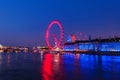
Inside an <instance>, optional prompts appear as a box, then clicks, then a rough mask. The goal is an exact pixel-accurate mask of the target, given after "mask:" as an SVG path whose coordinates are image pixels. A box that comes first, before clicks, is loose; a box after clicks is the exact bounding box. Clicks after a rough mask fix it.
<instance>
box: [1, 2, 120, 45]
mask: <svg viewBox="0 0 120 80" xmlns="http://www.w3.org/2000/svg"><path fill="white" fill-rule="evenodd" d="M54 19H56V20H59V21H60V22H61V23H62V25H63V27H64V32H65V39H66V38H67V36H68V35H69V34H72V33H74V34H75V33H76V32H82V33H83V34H85V35H92V38H96V37H99V36H101V37H103V38H105V37H108V36H114V35H116V36H120V31H119V30H120V0H0V43H1V44H3V45H10V46H23V45H25V46H37V45H46V43H45V32H46V29H47V26H48V24H49V23H50V22H51V21H52V20H54Z"/></svg>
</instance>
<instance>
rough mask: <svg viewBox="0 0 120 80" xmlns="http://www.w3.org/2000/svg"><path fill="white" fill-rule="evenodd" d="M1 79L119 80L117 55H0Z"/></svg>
mask: <svg viewBox="0 0 120 80" xmlns="http://www.w3.org/2000/svg"><path fill="white" fill-rule="evenodd" d="M0 80H120V56H106V55H88V54H76V55H75V54H69V53H65V54H63V55H59V54H49V53H45V54H40V53H1V54H0Z"/></svg>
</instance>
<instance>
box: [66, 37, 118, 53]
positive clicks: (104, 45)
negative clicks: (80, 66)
mask: <svg viewBox="0 0 120 80" xmlns="http://www.w3.org/2000/svg"><path fill="white" fill-rule="evenodd" d="M75 50H77V51H93V52H96V51H97V52H120V38H110V39H101V38H99V39H93V40H83V41H77V40H76V41H75V42H67V43H65V45H64V51H75Z"/></svg>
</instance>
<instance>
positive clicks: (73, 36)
mask: <svg viewBox="0 0 120 80" xmlns="http://www.w3.org/2000/svg"><path fill="white" fill-rule="evenodd" d="M71 40H72V42H75V41H76V36H75V35H74V34H71Z"/></svg>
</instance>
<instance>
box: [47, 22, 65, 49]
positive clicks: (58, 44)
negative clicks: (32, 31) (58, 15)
mask: <svg viewBox="0 0 120 80" xmlns="http://www.w3.org/2000/svg"><path fill="white" fill-rule="evenodd" d="M54 24H57V25H58V27H59V30H60V34H59V35H60V39H57V37H56V35H55V34H53V36H52V37H53V38H54V41H55V46H52V45H51V44H50V42H49V38H50V37H51V36H50V33H49V31H50V28H51V27H52V26H53V25H54ZM63 37H64V31H63V26H62V24H61V23H60V22H59V21H58V20H54V21H52V22H51V23H50V24H49V25H48V28H47V30H46V44H47V46H48V48H49V49H54V47H56V48H61V43H62V41H63Z"/></svg>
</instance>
